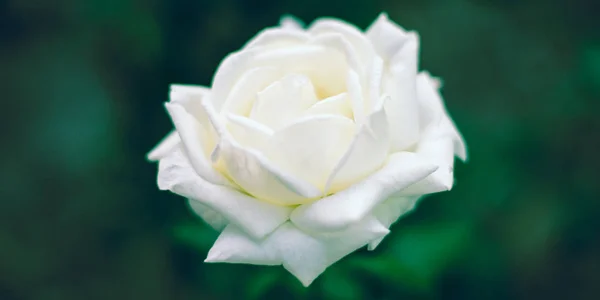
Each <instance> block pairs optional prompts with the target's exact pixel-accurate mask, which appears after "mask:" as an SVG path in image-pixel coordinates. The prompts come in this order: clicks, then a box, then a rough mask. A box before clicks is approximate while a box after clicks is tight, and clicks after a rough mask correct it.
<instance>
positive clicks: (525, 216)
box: [0, 0, 600, 300]
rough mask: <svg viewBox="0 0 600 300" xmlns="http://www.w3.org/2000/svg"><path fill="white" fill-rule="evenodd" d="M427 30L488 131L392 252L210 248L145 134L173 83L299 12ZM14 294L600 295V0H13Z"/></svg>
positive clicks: (458, 96) (472, 119) (4, 187)
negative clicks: (300, 253)
mask: <svg viewBox="0 0 600 300" xmlns="http://www.w3.org/2000/svg"><path fill="white" fill-rule="evenodd" d="M380 11H387V12H388V13H389V15H390V17H391V18H392V19H393V20H395V21H397V22H398V23H400V24H401V25H403V26H405V27H406V28H408V29H412V30H417V31H418V32H419V33H420V35H421V37H422V42H421V45H422V51H421V54H422V62H421V66H422V68H423V69H427V70H430V71H431V72H432V73H433V74H434V75H437V76H440V77H442V78H443V79H444V89H443V93H444V96H445V99H446V102H447V107H448V110H449V111H450V113H451V114H452V116H453V117H454V119H455V121H456V123H457V124H458V127H459V128H460V129H461V131H462V132H463V134H464V136H465V138H466V141H467V144H468V146H469V154H470V158H469V162H468V164H466V165H463V164H462V163H457V165H456V168H455V169H456V185H455V187H454V189H453V190H452V191H451V192H448V193H442V194H437V195H433V196H430V197H427V198H425V199H424V200H423V201H422V202H421V203H420V205H419V207H418V209H417V210H416V211H415V212H414V213H412V214H410V215H409V216H407V217H405V218H404V219H402V220H401V221H399V222H398V223H397V224H396V225H394V226H393V227H392V234H390V236H388V238H386V240H385V241H384V242H383V243H382V245H381V246H380V247H379V248H378V249H377V250H376V251H375V252H367V251H366V250H361V251H359V252H357V253H355V254H353V255H350V256H348V257H346V258H344V259H343V260H342V261H341V262H339V263H337V264H335V265H334V266H333V267H331V268H330V269H328V271H327V272H325V273H324V274H323V275H322V276H321V277H319V278H318V279H317V280H316V281H315V283H313V285H312V286H311V287H310V288H308V289H305V288H303V287H301V285H300V284H299V283H298V282H297V281H296V280H295V279H294V278H293V277H292V276H291V275H289V274H287V273H286V272H285V271H284V270H283V269H282V268H276V267H262V266H246V265H227V264H203V263H202V261H203V259H204V258H205V255H206V253H207V251H208V249H209V248H210V246H211V244H212V242H213V241H214V240H215V238H216V236H217V233H215V232H213V231H212V230H211V229H209V227H208V226H206V225H204V224H202V223H201V222H200V221H199V220H198V219H196V218H194V217H193V216H192V213H191V212H190V211H188V209H187V207H186V204H185V201H184V199H183V198H180V197H177V196H175V195H172V194H169V193H166V192H159V191H158V189H157V187H156V184H155V176H156V165H154V164H150V163H148V162H146V161H145V157H144V155H145V153H146V152H147V151H148V150H149V149H151V147H153V146H154V145H155V144H156V143H157V142H158V141H159V139H160V138H162V137H163V136H164V135H165V134H166V133H167V132H168V131H169V130H170V129H171V127H172V125H171V123H170V120H169V118H168V117H167V115H166V113H165V111H164V108H163V106H162V103H163V102H164V101H166V100H167V91H168V88H169V84H170V83H191V84H202V85H208V84H210V81H211V77H212V74H213V72H214V70H215V68H216V66H217V64H218V63H219V62H220V60H221V59H222V58H223V57H224V56H225V55H226V54H227V53H229V52H231V51H233V50H235V49H237V48H239V47H241V46H242V45H243V44H244V42H245V41H247V40H248V39H249V38H250V37H252V36H253V35H254V34H255V33H256V32H258V31H259V30H260V29H262V28H263V27H266V26H272V25H275V24H276V23H277V22H278V19H279V17H280V16H281V15H282V14H287V13H290V14H293V15H296V16H298V17H299V18H300V19H302V20H304V21H306V22H311V21H312V20H314V19H315V18H317V17H320V16H334V17H338V18H342V19H345V20H347V21H349V22H352V23H355V24H357V25H358V26H360V27H362V28H365V27H366V26H368V25H369V24H370V22H371V21H373V20H374V19H375V18H376V16H377V15H378V13H379V12H380ZM0 70H1V71H0V87H1V91H2V98H3V105H2V107H3V108H2V118H0V137H1V139H2V147H1V150H0V151H1V153H2V155H1V156H0V165H1V167H0V182H1V185H0V195H1V198H2V199H1V201H0V299H3V300H16V299H87V300H92V299H271V298H272V299H279V298H283V299H508V298H518V299H537V298H540V299H600V284H599V283H600V201H599V199H598V198H599V195H600V182H599V181H598V177H599V176H598V170H600V156H598V153H599V152H598V151H599V149H600V147H599V146H600V134H599V132H600V119H599V118H598V111H599V110H600V5H599V2H598V1H593V0H589V1H586V0H564V1H559V0H554V1H552V0H527V1H515V0H510V1H508V0H403V1H396V0H375V1H359V0H345V1H341V0H340V1H327V2H326V1H321V0H303V1H299V0H296V1H291V0H290V1H288V0H279V1H266V0H220V1H200V0H196V1H183V0H178V1H175V0H171V1H167V0H165V1H158V0H149V1H142V0H87V1H75V0H57V1H43V0H27V1H26V0H21V1H17V0H13V1H11V0H8V1H0Z"/></svg>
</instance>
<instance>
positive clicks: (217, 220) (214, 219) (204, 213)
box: [188, 199, 229, 231]
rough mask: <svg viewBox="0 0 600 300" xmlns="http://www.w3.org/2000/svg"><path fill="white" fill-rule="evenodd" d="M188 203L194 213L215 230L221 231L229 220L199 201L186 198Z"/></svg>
mask: <svg viewBox="0 0 600 300" xmlns="http://www.w3.org/2000/svg"><path fill="white" fill-rule="evenodd" d="M188 205H189V206H190V208H191V209H192V210H193V211H194V213H196V215H198V216H199V217H200V218H202V220H204V222H206V223H207V224H208V225H210V226H211V227H212V228H214V229H215V230H217V231H223V229H225V226H227V224H229V221H228V220H227V219H226V218H225V217H224V216H223V215H222V214H220V213H219V212H217V211H216V210H214V209H212V208H210V207H208V205H204V204H202V202H200V201H196V200H194V199H188Z"/></svg>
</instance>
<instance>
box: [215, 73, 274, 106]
mask: <svg viewBox="0 0 600 300" xmlns="http://www.w3.org/2000/svg"><path fill="white" fill-rule="evenodd" d="M282 76H283V75H282V73H281V70H280V69H278V68H275V67H258V68H254V69H250V70H248V71H247V72H245V73H244V74H243V75H242V76H241V77H240V79H239V80H238V81H237V82H236V83H235V85H234V86H233V88H232V90H231V92H230V93H229V95H228V96H227V100H226V101H225V103H224V104H223V108H222V110H221V113H234V114H238V115H242V116H247V115H248V114H250V110H251V109H252V105H253V104H254V101H255V100H256V94H257V93H258V92H260V91H262V90H263V89H264V88H266V87H267V86H269V84H271V83H273V82H274V81H276V80H277V79H279V78H281V77H282Z"/></svg>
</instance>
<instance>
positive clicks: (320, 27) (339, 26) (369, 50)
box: [308, 18, 375, 65]
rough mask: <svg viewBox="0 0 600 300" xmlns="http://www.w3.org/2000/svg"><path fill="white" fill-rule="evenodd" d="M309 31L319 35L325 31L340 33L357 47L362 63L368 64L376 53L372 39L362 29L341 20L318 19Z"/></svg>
mask: <svg viewBox="0 0 600 300" xmlns="http://www.w3.org/2000/svg"><path fill="white" fill-rule="evenodd" d="M308 32H309V33H310V34H312V35H318V34H323V33H332V32H334V33H339V34H341V35H343V36H344V38H345V39H346V40H347V41H348V42H350V44H352V46H353V48H354V49H356V53H357V54H358V57H359V60H360V62H361V64H363V65H367V64H368V63H370V61H371V59H372V57H373V56H374V55H375V50H374V49H373V45H371V41H369V39H367V37H366V36H365V35H364V34H363V33H362V31H361V30H360V29H358V28H356V27H355V26H354V25H351V24H348V23H346V22H343V21H341V20H336V19H330V18H322V19H318V20H316V21H315V22H314V23H313V24H311V26H310V28H309V29H308Z"/></svg>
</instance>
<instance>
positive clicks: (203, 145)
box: [165, 86, 231, 185]
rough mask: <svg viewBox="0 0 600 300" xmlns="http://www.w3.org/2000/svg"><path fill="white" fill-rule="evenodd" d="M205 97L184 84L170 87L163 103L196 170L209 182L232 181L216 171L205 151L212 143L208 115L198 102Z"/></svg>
mask: <svg viewBox="0 0 600 300" xmlns="http://www.w3.org/2000/svg"><path fill="white" fill-rule="evenodd" d="M205 97H206V95H203V94H200V93H197V94H196V93H194V91H190V90H188V89H187V88H186V89H181V88H178V87H176V86H174V87H173V88H172V91H171V102H170V103H166V104H165V106H166V108H167V110H168V112H169V115H170V116H171V120H173V124H174V125H175V128H176V129H177V133H178V134H179V136H180V137H181V141H182V144H183V149H184V151H185V153H186V154H187V156H188V158H189V160H190V162H191V164H192V166H193V167H194V170H196V173H198V175H200V176H201V177H202V178H204V179H205V180H207V181H209V182H212V183H215V184H221V185H231V183H230V182H229V180H227V179H226V178H225V177H223V175H221V174H220V173H219V172H217V171H216V170H215V169H214V168H213V167H212V165H211V162H210V161H209V160H208V155H209V154H210V151H212V148H213V147H214V143H215V141H214V139H215V137H214V133H213V132H212V131H211V128H210V122H209V120H208V116H207V115H206V114H205V113H204V112H203V110H202V109H201V106H200V102H201V101H202V99H203V98H205Z"/></svg>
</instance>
